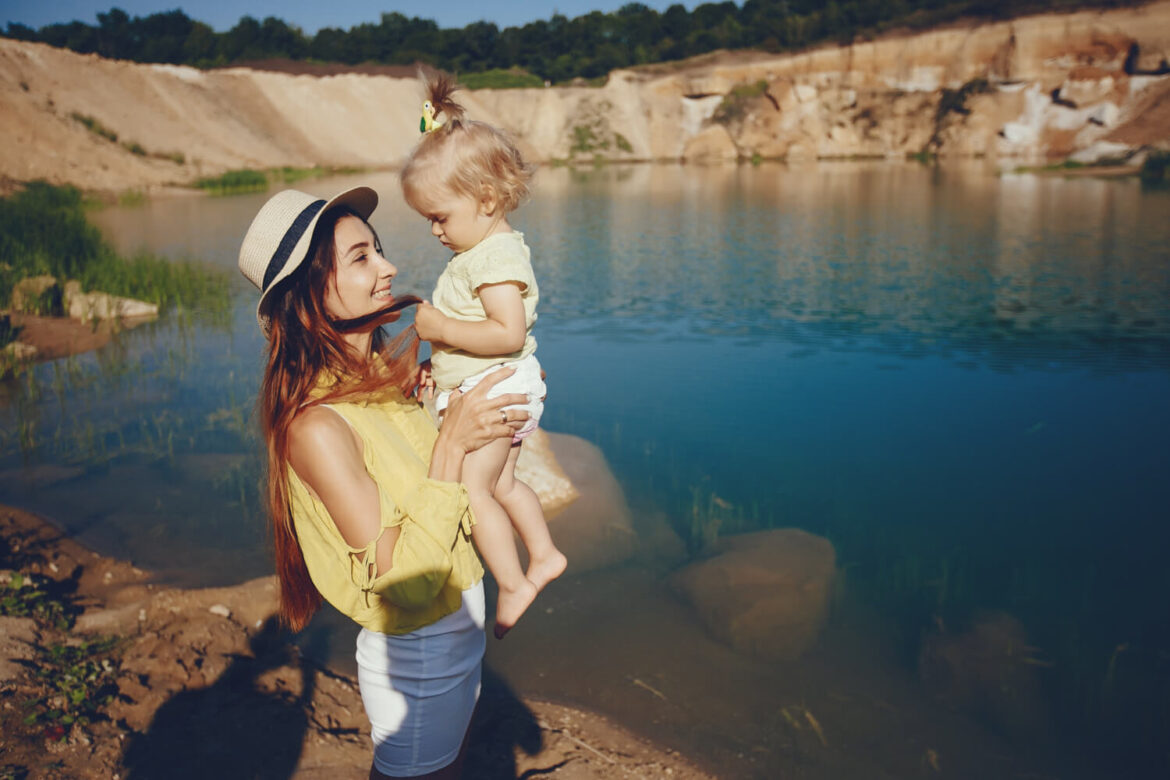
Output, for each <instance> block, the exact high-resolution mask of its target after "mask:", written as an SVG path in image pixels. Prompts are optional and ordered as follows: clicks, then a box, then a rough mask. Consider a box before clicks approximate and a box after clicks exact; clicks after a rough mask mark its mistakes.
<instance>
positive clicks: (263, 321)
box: [240, 187, 378, 336]
mask: <svg viewBox="0 0 1170 780" xmlns="http://www.w3.org/2000/svg"><path fill="white" fill-rule="evenodd" d="M334 206H348V207H349V208H351V209H353V210H354V211H355V212H357V213H358V214H359V215H360V216H361V217H362V219H369V218H370V214H373V213H374V209H375V208H377V207H378V193H376V192H374V191H373V190H372V189H370V188H369V187H354V188H353V189H350V190H346V191H345V192H342V193H340V194H338V195H334V196H333V197H332V198H330V199H329V200H323V199H321V198H315V197H313V196H312V195H308V194H306V193H304V192H299V191H297V190H284V191H283V192H278V193H276V194H275V195H273V196H272V197H271V198H269V199H268V202H267V203H265V204H264V206H263V207H262V208H261V209H260V213H258V214H257V215H256V218H255V219H253V220H252V225H251V227H249V228H248V233H247V235H245V236H244V243H243V244H241V245H240V273H242V274H243V275H244V277H245V278H247V280H248V281H249V282H251V283H252V284H254V285H256V287H257V288H258V289H259V290H260V302H259V303H258V304H257V306H256V320H257V321H258V322H259V323H260V330H262V331H264V335H265V336H267V335H268V316H267V314H266V312H265V311H264V307H265V303H266V302H267V300H268V294H269V293H270V292H272V290H273V288H275V287H276V286H277V285H278V284H280V282H281V281H283V280H284V279H286V278H288V277H289V276H290V275H291V274H292V272H293V271H295V270H297V268H298V267H300V265H301V263H303V262H304V260H305V257H306V255H308V253H309V244H310V242H311V241H312V240H313V230H314V229H315V228H316V227H317V219H318V218H319V217H320V216H321V215H322V214H324V213H325V212H326V211H328V210H329V209H331V208H333V207H334Z"/></svg>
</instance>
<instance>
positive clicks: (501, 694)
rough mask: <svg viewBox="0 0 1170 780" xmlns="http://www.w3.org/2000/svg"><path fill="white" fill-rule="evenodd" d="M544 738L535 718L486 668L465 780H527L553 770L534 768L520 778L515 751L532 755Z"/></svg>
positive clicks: (500, 679)
mask: <svg viewBox="0 0 1170 780" xmlns="http://www.w3.org/2000/svg"><path fill="white" fill-rule="evenodd" d="M543 744H544V735H543V733H542V732H541V729H540V723H539V722H538V721H537V719H536V715H535V714H534V713H533V712H532V710H530V709H528V706H527V705H526V704H524V702H523V701H521V700H520V698H519V697H517V696H516V694H515V693H513V692H512V689H511V688H509V687H508V684H507V683H506V682H505V681H504V679H503V678H502V677H500V676H499V675H498V674H496V673H495V672H493V671H492V670H491V669H490V668H488V667H487V666H486V665H485V666H484V667H483V686H482V688H481V690H480V694H479V704H478V705H476V708H475V716H474V717H473V718H472V720H471V728H470V729H469V731H468V736H467V758H466V761H465V763H464V766H463V777H464V778H475V780H517V778H520V779H521V780H526V778H531V777H536V776H538V775H541V774H544V773H545V772H547V771H550V770H551V769H552V767H547V768H545V769H531V770H529V771H527V772H525V773H524V774H522V775H517V774H516V772H517V766H516V748H520V749H521V750H523V751H524V752H525V753H528V754H529V755H534V754H536V753H538V752H539V751H540V749H541V747H542V746H543Z"/></svg>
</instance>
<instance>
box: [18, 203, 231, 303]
mask: <svg viewBox="0 0 1170 780" xmlns="http://www.w3.org/2000/svg"><path fill="white" fill-rule="evenodd" d="M42 274H48V275H51V276H54V277H56V278H57V280H58V281H59V282H60V283H61V286H62V287H64V282H65V281H66V280H69V279H76V280H78V281H79V282H81V288H82V289H83V290H86V291H93V290H100V291H102V292H106V293H110V294H112V295H118V296H124V297H128V298H136V299H138V300H143V301H149V302H151V303H157V304H159V307H160V308H161V309H167V308H170V307H194V308H201V309H207V310H211V311H220V310H226V307H227V305H228V277H227V274H226V273H224V272H222V271H215V270H211V269H209V268H207V267H205V266H203V265H199V264H195V263H191V262H175V261H170V260H167V259H165V258H162V257H158V256H156V255H152V254H149V253H139V254H137V255H134V256H132V257H129V258H127V257H123V256H121V255H119V254H118V253H117V252H115V251H114V249H113V248H112V247H111V246H110V245H109V244H108V243H106V241H105V240H104V239H103V238H102V235H101V232H100V231H98V229H97V228H96V227H95V226H94V225H92V224H90V223H89V222H88V221H87V219H86V216H85V208H84V204H83V201H82V196H81V193H80V192H79V191H78V190H77V189H76V188H74V187H57V186H54V185H51V184H47V183H45V182H31V183H29V184H28V185H27V186H26V187H25V189H23V190H21V191H20V192H17V193H15V194H14V195H12V196H10V197H7V198H3V199H0V302H3V303H7V302H8V300H9V299H10V297H11V295H12V287H13V285H14V284H16V282H18V281H19V280H21V279H25V278H28V277H30V276H39V275H42Z"/></svg>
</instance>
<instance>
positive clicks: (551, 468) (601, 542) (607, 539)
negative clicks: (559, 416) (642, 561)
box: [516, 430, 636, 574]
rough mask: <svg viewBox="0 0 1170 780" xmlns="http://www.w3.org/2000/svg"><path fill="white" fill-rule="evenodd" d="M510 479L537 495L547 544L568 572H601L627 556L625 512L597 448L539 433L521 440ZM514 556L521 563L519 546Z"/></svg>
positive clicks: (630, 548)
mask: <svg viewBox="0 0 1170 780" xmlns="http://www.w3.org/2000/svg"><path fill="white" fill-rule="evenodd" d="M516 476H517V477H518V478H519V479H521V480H522V481H524V482H525V483H526V484H528V486H529V487H531V488H532V489H533V490H535V491H536V494H537V495H538V496H539V497H540V502H541V505H542V506H543V507H544V511H545V516H546V517H548V518H549V520H548V528H549V532H550V533H551V534H552V538H553V541H554V542H556V545H557V547H559V548H560V550H561V552H563V553H564V554H565V556H566V557H567V558H568V559H569V569H568V571H569V573H571V574H582V573H584V572H587V571H592V570H594V569H602V568H606V567H608V566H613V565H615V564H618V563H621V562H622V561H624V560H626V559H627V558H629V557H630V556H631V555H633V553H634V547H635V541H636V538H635V536H634V529H633V525H632V523H631V520H630V508H629V506H628V505H627V504H626V496H625V493H624V492H623V491H622V488H621V485H619V484H618V481H617V479H615V478H614V475H613V472H612V471H610V468H609V464H608V463H606V461H605V456H604V455H603V454H602V453H601V450H599V449H598V448H597V447H595V446H594V445H592V444H590V443H589V442H587V441H585V440H584V439H582V438H579V437H577V436H570V435H569V434H565V433H545V432H544V431H543V430H539V431H537V432H536V434H535V435H533V436H532V437H530V438H529V439H528V440H526V441H525V442H524V449H523V450H521V454H520V460H519V462H518V463H517V464H516ZM520 552H521V559H522V560H525V561H526V560H527V556H526V555H525V553H524V550H523V545H521V551H520Z"/></svg>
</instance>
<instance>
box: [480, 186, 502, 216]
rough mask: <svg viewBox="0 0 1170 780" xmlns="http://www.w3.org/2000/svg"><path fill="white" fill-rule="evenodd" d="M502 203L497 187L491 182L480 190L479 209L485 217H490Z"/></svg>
mask: <svg viewBox="0 0 1170 780" xmlns="http://www.w3.org/2000/svg"><path fill="white" fill-rule="evenodd" d="M499 205H500V197H499V195H498V194H497V193H496V188H495V187H493V186H492V185H490V184H484V185H483V186H482V187H480V190H479V210H480V213H482V214H483V215H484V216H485V217H490V216H492V215H494V214H495V213H496V209H497V208H498V207H499Z"/></svg>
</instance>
